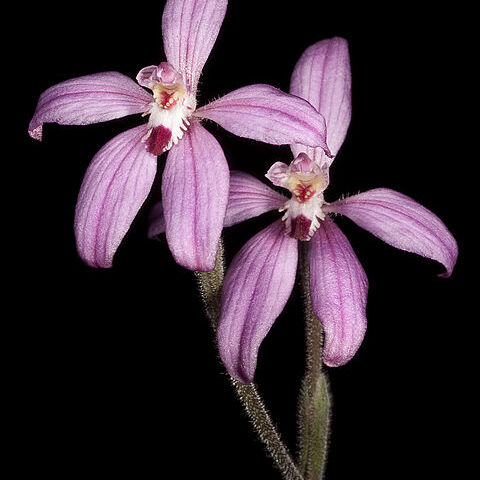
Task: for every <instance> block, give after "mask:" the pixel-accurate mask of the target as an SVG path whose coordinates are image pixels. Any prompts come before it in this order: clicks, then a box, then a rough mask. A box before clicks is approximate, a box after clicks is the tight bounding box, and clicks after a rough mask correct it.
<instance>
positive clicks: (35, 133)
mask: <svg viewBox="0 0 480 480" xmlns="http://www.w3.org/2000/svg"><path fill="white" fill-rule="evenodd" d="M28 134H29V135H30V136H31V137H32V138H33V139H34V140H38V141H39V142H41V141H42V136H43V128H42V125H40V126H39V127H36V128H35V127H34V128H32V127H29V129H28Z"/></svg>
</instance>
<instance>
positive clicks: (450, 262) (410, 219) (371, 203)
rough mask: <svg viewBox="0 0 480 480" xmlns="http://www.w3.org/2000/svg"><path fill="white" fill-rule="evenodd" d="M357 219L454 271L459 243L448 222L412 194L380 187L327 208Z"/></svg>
mask: <svg viewBox="0 0 480 480" xmlns="http://www.w3.org/2000/svg"><path fill="white" fill-rule="evenodd" d="M324 210H325V211H328V212H333V213H340V214H342V215H345V216H347V217H348V218H350V219H351V220H353V221H354V222H355V223H356V224H357V225H359V226H360V227H362V228H364V229H365V230H368V231H369V232H370V233H373V235H375V236H377V237H378V238H380V239H381V240H383V241H384V242H386V243H388V244H389V245H392V246H393V247H396V248H399V249H400V250H406V251H407V252H413V253H416V254H418V255H422V256H423V257H427V258H430V259H432V260H436V261H437V262H440V263H442V264H443V265H444V266H445V268H446V272H445V273H443V274H441V275H440V276H444V277H448V276H450V275H451V273H452V270H453V267H454V266H455V263H456V261H457V255H458V247H457V242H456V241H455V238H454V237H453V235H452V234H451V233H450V232H449V230H448V229H447V227H446V226H445V225H444V223H443V222H442V221H441V220H440V219H439V218H438V217H437V216H436V215H435V214H434V213H432V212H431V211H430V210H428V209H426V208H425V207H423V206H422V205H420V204H419V203H417V202H415V201H414V200H412V199H411V198H410V197H407V196H406V195H403V194H401V193H398V192H396V191H394V190H390V189H388V188H377V189H374V190H368V191H367V192H364V193H360V194H358V195H352V196H351V197H347V198H344V199H343V200H339V201H337V202H334V203H332V204H331V205H329V206H327V207H325V208H324Z"/></svg>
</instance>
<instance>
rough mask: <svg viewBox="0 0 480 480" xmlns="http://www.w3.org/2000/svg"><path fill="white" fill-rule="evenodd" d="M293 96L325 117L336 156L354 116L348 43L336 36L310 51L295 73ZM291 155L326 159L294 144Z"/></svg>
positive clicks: (329, 141) (309, 149)
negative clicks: (305, 155)
mask: <svg viewBox="0 0 480 480" xmlns="http://www.w3.org/2000/svg"><path fill="white" fill-rule="evenodd" d="M290 93H292V94H293V95H298V96H299V97H302V98H305V99H306V100H308V101H309V102H310V103H311V104H312V105H313V106H314V107H315V108H316V109H317V110H318V111H319V112H320V113H321V114H322V115H323V116H324V117H325V122H326V124H327V143H328V146H329V148H330V151H331V152H332V155H336V154H337V153H338V150H339V149H340V147H341V145H342V143H343V140H344V139H345V136H346V134H347V129H348V125H349V124H350V117H351V113H352V103H351V72H350V58H349V54H348V44H347V41H346V40H345V39H344V38H339V37H335V38H331V39H328V40H322V41H320V42H318V43H315V44H314V45H312V46H310V47H309V48H307V49H306V50H305V52H304V53H303V54H302V56H301V57H300V59H299V60H298V62H297V64H296V66H295V68H294V70H293V74H292V77H291V80H290ZM292 152H293V155H294V157H296V156H297V155H298V154H299V153H301V152H305V153H306V154H307V155H308V156H309V157H310V158H312V159H315V160H316V161H317V162H319V163H320V162H321V160H322V159H323V158H324V157H325V154H324V152H323V150H322V149H319V148H315V149H313V148H310V147H305V146H304V145H299V144H297V145H292ZM330 163H331V160H330Z"/></svg>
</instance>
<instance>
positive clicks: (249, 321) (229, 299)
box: [217, 220, 298, 383]
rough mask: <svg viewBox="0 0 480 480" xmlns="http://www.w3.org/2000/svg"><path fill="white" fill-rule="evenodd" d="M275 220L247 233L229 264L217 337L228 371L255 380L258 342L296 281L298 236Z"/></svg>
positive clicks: (242, 380) (234, 375)
mask: <svg viewBox="0 0 480 480" xmlns="http://www.w3.org/2000/svg"><path fill="white" fill-rule="evenodd" d="M284 233H285V227H284V225H283V223H282V222H281V220H277V221H276V222H275V223H273V224H272V225H270V226H269V227H267V228H265V229H264V230H262V231H261V232H260V233H258V234H257V235H255V236H254V237H253V238H251V239H250V240H249V241H248V242H247V243H246V244H245V245H244V247H243V248H242V249H241V250H240V251H239V252H238V253H237V255H236V256H235V258H234V259H233V261H232V263H231V265H230V267H229V268H228V271H227V274H226V276H225V283H224V285H223V291H222V306H221V313H220V321H219V325H218V331H217V338H218V346H219V352H220V357H221V359H222V361H223V363H224V365H225V367H226V368H227V370H228V372H229V373H230V375H232V376H233V377H235V378H237V379H238V380H240V381H241V382H243V383H250V382H251V381H252V380H253V376H254V373H255V368H256V364H257V355H258V349H259V347H260V344H261V343H262V341H263V339H264V338H265V336H266V335H267V333H268V331H269V330H270V328H271V326H272V325H273V322H274V321H275V320H276V318H277V317H278V315H280V313H281V311H282V310H283V307H284V306H285V304H286V303H287V300H288V298H289V297H290V294H291V292H292V289H293V285H294V283H295V273H296V268H297V256H298V252H297V241H296V240H294V239H293V238H290V237H288V236H286V235H285V234H284Z"/></svg>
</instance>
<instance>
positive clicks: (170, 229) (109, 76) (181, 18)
mask: <svg viewBox="0 0 480 480" xmlns="http://www.w3.org/2000/svg"><path fill="white" fill-rule="evenodd" d="M226 8H227V1H226V0H197V1H191V0H168V1H167V2H166V5H165V9H164V12H163V17H162V34H163V43H164V51H165V56H166V61H164V62H161V63H160V64H159V65H151V66H147V67H145V68H143V69H141V70H140V72H139V73H138V75H137V78H136V80H137V83H136V82H134V81H133V80H131V79H129V78H128V77H126V76H124V75H122V74H121V73H118V72H103V73H97V74H93V75H87V76H83V77H79V78H74V79H71V80H67V81H65V82H63V83H60V84H58V85H55V86H53V87H51V88H49V89H48V90H46V91H45V92H44V93H43V94H42V95H41V97H40V100H39V102H38V105H37V108H36V111H35V114H34V116H33V118H32V120H31V122H30V126H29V133H30V135H31V136H32V137H33V138H35V139H37V140H41V138H42V132H43V124H44V123H47V122H56V123H59V124H64V125H85V124H90V123H97V122H103V121H107V120H111V119H114V118H119V117H123V116H126V115H131V114H141V115H142V116H143V117H147V119H148V120H147V122H146V123H144V124H143V125H140V126H138V127H135V128H133V129H131V130H128V131H126V132H124V133H122V134H120V135H118V136H116V137H114V138H113V139H112V140H111V141H110V142H108V143H107V144H106V145H105V146H104V147H103V148H102V149H101V150H100V151H99V152H98V153H97V154H96V155H95V157H94V158H93V160H92V162H91V164H90V166H89V167H88V170H87V172H86V174H85V178H84V181H83V184H82V186H81V189H80V193H79V196H78V201H77V207H76V212H75V236H76V243H77V250H78V252H79V254H80V256H81V258H82V259H83V260H84V261H85V262H86V263H87V264H88V265H90V266H92V267H110V266H111V265H112V262H113V256H114V254H115V252H116V250H117V248H118V246H119V244H120V242H121V241H122V239H123V237H124V236H125V234H126V232H127V231H128V229H129V227H130V225H131V223H132V221H133V219H134V218H135V216H136V214H137V212H138V210H139V209H140V207H141V206H142V204H143V203H144V201H145V199H146V198H147V196H148V194H149V192H150V189H151V186H152V183H153V180H154V177H155V174H156V168H157V160H156V157H157V156H158V155H160V154H162V153H164V152H167V151H168V156H167V159H166V164H165V169H164V171H163V177H162V200H163V210H164V214H165V229H166V236H167V241H168V245H169V247H170V250H171V252H172V254H173V256H174V258H175V260H176V261H177V263H179V264H180V265H182V266H183V267H185V268H188V269H191V270H201V271H208V270H211V269H213V268H214V265H215V257H216V251H217V246H218V242H219V238H220V233H221V230H222V227H223V218H224V215H225V209H226V205H227V200H228V189H229V171H228V165H227V161H226V159H225V155H224V153H223V150H222V148H221V146H220V144H219V143H218V142H217V140H216V139H215V137H214V136H213V135H212V134H210V133H209V132H208V131H207V130H206V129H205V128H204V127H203V126H202V125H201V121H202V120H203V119H209V120H213V121H215V122H217V123H218V124H220V125H221V126H222V127H224V128H225V129H227V130H229V131H230V132H233V133H234V134H236V135H239V136H241V137H247V138H252V139H255V140H259V141H264V142H267V143H271V144H275V145H279V144H289V143H302V144H305V145H310V146H312V147H321V148H324V149H325V150H326V152H327V153H328V148H327V145H326V139H325V137H326V131H325V121H324V119H323V117H322V116H321V115H320V114H319V113H318V112H317V111H316V110H315V109H314V108H313V107H312V106H311V105H310V104H309V103H308V102H307V101H305V100H303V99H300V98H298V97H296V96H292V95H289V94H286V93H283V92H281V91H280V90H278V89H276V88H274V87H271V86H269V85H251V86H248V87H244V88H240V89H238V90H235V91H233V92H231V93H229V94H227V95H225V96H223V97H221V98H219V99H218V100H216V101H214V102H212V103H210V104H208V105H205V106H204V107H201V108H197V86H198V81H199V78H200V75H201V73H202V69H203V66H204V64H205V62H206V60H207V58H208V56H209V55H210V52H211V50H212V47H213V45H214V43H215V40H216V38H217V35H218V33H219V30H220V26H221V24H222V22H223V18H224V16H225V12H226ZM145 89H148V90H150V91H147V90H145Z"/></svg>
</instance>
